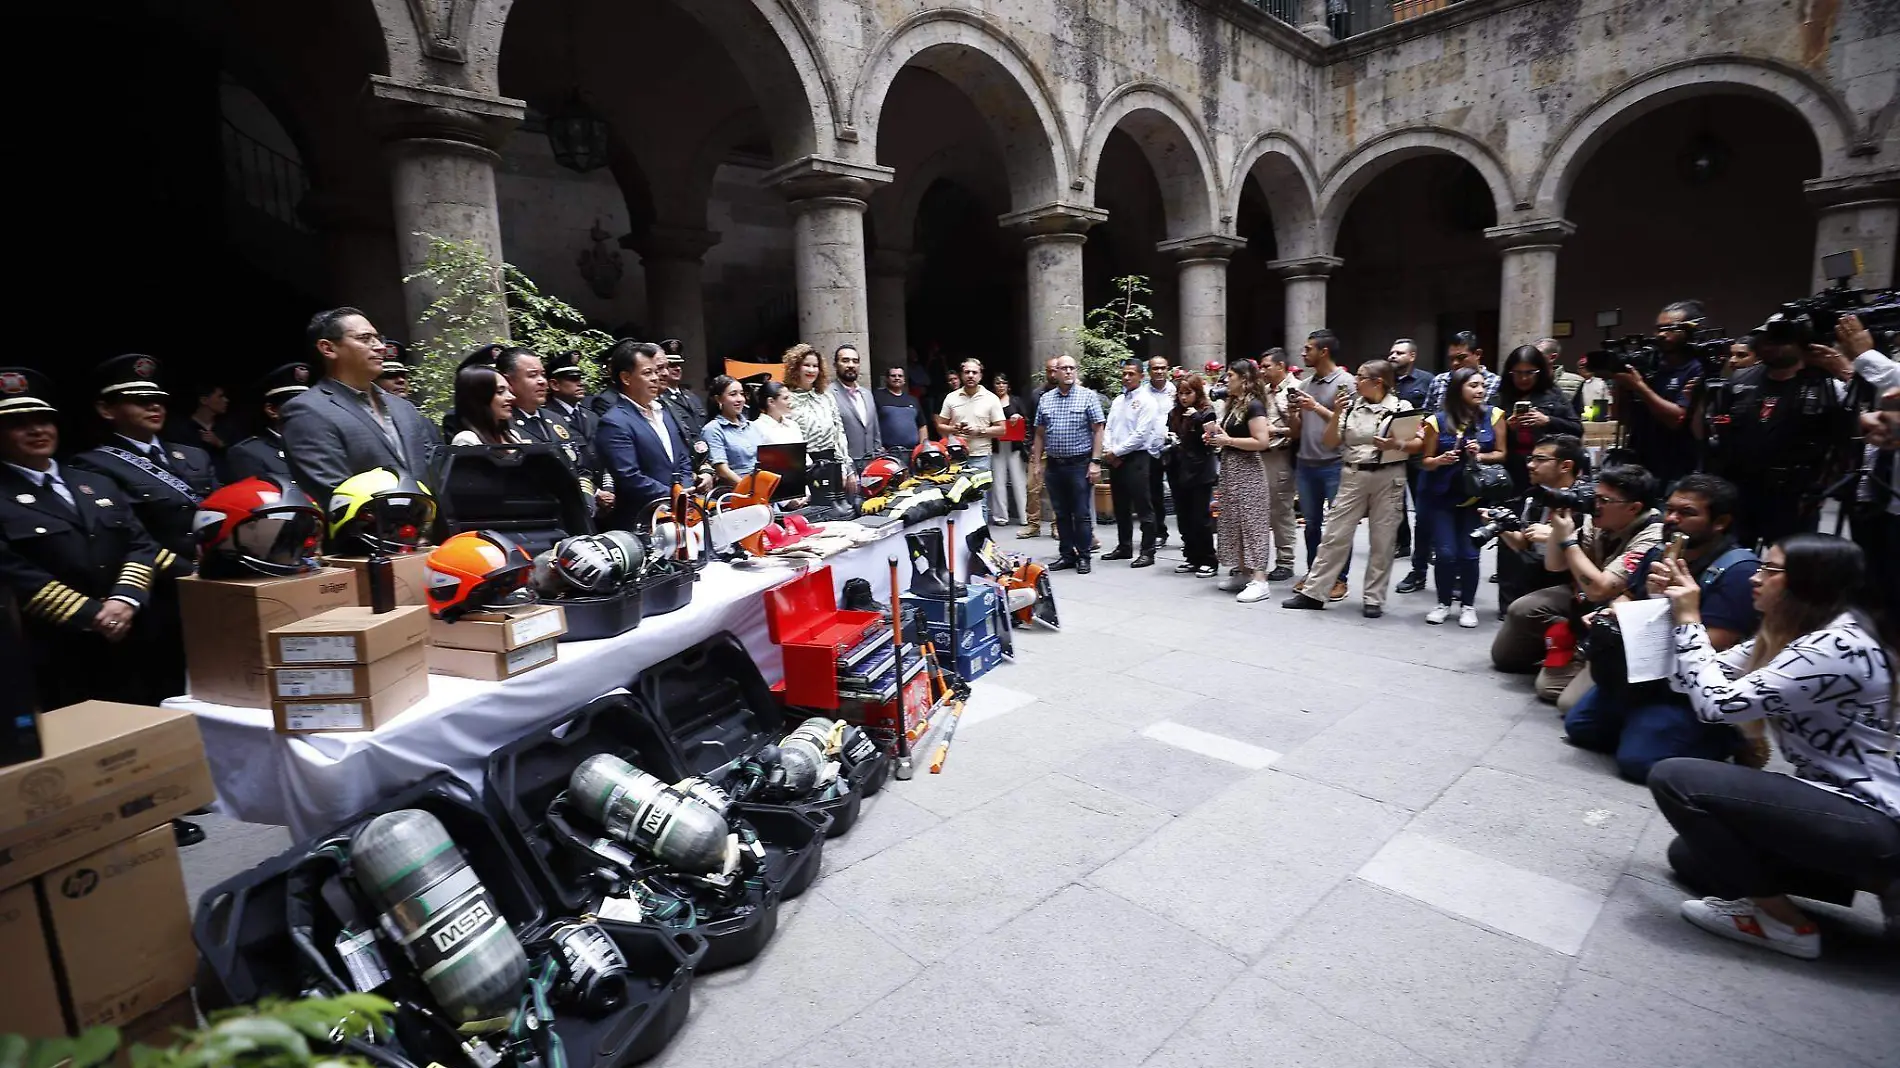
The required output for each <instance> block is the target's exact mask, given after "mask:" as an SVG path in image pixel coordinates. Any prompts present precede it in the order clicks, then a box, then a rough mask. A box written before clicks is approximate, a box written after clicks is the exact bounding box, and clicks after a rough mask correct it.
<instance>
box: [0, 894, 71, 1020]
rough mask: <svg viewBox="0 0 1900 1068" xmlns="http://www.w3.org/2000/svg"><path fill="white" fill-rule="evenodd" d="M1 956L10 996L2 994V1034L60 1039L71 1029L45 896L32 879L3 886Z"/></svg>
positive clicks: (0, 1014) (0, 917) (7, 993)
mask: <svg viewBox="0 0 1900 1068" xmlns="http://www.w3.org/2000/svg"><path fill="white" fill-rule="evenodd" d="M0 961H5V962H6V965H5V967H6V974H7V981H6V991H7V992H6V996H5V997H0V1035H24V1036H25V1037H27V1038H58V1037H59V1036H61V1035H63V1034H65V1033H66V1020H65V1017H63V1016H62V1015H61V1014H60V1011H59V982H58V980H56V979H55V978H54V977H53V952H52V947H51V946H49V945H48V944H47V942H46V930H45V927H44V925H43V924H42V922H41V916H40V901H39V898H38V897H37V896H36V895H35V894H34V893H33V884H32V883H21V884H20V885H19V886H16V887H14V888H13V889H11V890H0Z"/></svg>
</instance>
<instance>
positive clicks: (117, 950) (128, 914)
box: [39, 824, 198, 1030]
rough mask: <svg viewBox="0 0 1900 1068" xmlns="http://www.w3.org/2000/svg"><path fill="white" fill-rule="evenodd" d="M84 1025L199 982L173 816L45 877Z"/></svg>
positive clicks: (73, 1005)
mask: <svg viewBox="0 0 1900 1068" xmlns="http://www.w3.org/2000/svg"><path fill="white" fill-rule="evenodd" d="M39 886H40V900H41V901H42V902H44V904H45V908H46V917H47V920H48V921H49V922H48V927H49V929H50V930H51V931H52V933H53V951H54V953H55V955H56V956H57V959H58V960H59V971H60V975H61V977H62V980H63V983H64V987H65V992H66V1005H67V1007H68V1008H69V1009H70V1012H71V1020H72V1024H73V1026H74V1028H75V1029H77V1030H84V1029H85V1028H88V1027H99V1026H103V1025H113V1026H116V1025H119V1024H122V1023H127V1022H130V1021H131V1020H133V1019H136V1018H137V1017H140V1016H143V1015H145V1014H146V1013H148V1012H151V1011H152V1010H154V1009H157V1008H158V1007H159V1006H161V1005H163V1004H164V1003H165V1002H167V1001H169V1000H171V999H172V998H175V997H177V996H178V995H180V994H183V993H185V992H186V991H187V990H189V989H191V981H192V978H193V976H195V975H196V974H197V971H198V950H197V947H196V946H194V945H193V944H192V941H191V910H190V908H189V907H188V906H187V904H186V902H185V875H184V870H183V869H182V868H181V867H180V866H179V863H178V845H177V843H176V841H175V840H174V839H173V837H172V829H171V826H170V825H169V824H167V825H165V826H162V827H155V828H153V829H152V830H149V831H146V832H145V833H144V834H141V835H138V836H136V837H134V838H130V839H127V840H125V841H123V842H119V843H117V844H115V845H110V846H107V847H106V848H104V849H102V850H100V851H98V852H97V853H94V854H92V855H91V856H88V857H84V858H81V859H80V860H78V861H75V862H74V863H72V864H69V865H67V866H66V867H64V868H59V869H56V870H54V871H51V872H48V873H47V874H46V875H45V876H44V877H42V878H41V879H40V882H39Z"/></svg>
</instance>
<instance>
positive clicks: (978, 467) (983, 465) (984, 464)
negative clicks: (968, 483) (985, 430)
mask: <svg viewBox="0 0 1900 1068" xmlns="http://www.w3.org/2000/svg"><path fill="white" fill-rule="evenodd" d="M991 459H992V457H989V456H966V457H964V460H963V471H964V473H965V474H968V475H974V474H976V473H977V472H978V471H989V470H991V468H990V460H991ZM980 506H981V507H982V509H983V522H985V523H988V522H989V521H990V493H989V491H988V490H984V491H983V496H982V497H981V498H980Z"/></svg>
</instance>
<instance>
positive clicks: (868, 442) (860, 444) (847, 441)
mask: <svg viewBox="0 0 1900 1068" xmlns="http://www.w3.org/2000/svg"><path fill="white" fill-rule="evenodd" d="M863 362H864V360H863V358H862V357H860V356H859V355H858V350H857V349H854V348H852V347H851V346H849V345H840V346H838V351H837V352H834V353H832V354H831V366H832V370H833V372H834V373H833V375H832V383H831V399H832V400H834V401H836V402H837V404H838V414H839V415H840V416H842V417H843V419H844V447H845V451H846V452H849V453H850V454H851V459H852V461H853V462H855V463H858V464H862V463H864V461H866V460H868V459H870V458H871V457H873V456H876V455H877V454H878V453H880V452H882V451H883V450H884V434H883V432H882V431H881V430H880V429H879V428H878V419H877V398H876V397H874V396H872V395H871V391H870V390H869V389H868V388H866V387H864V386H862V385H859V384H858V370H859V368H860V366H861V365H862V364H863Z"/></svg>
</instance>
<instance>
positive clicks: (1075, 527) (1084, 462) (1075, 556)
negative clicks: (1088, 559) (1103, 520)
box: [1042, 456, 1095, 560]
mask: <svg viewBox="0 0 1900 1068" xmlns="http://www.w3.org/2000/svg"><path fill="white" fill-rule="evenodd" d="M1042 484H1043V486H1044V487H1045V488H1047V489H1048V491H1049V503H1050V505H1051V506H1053V507H1054V508H1055V510H1056V540H1057V542H1058V543H1059V544H1060V545H1061V553H1062V556H1063V557H1064V558H1065V559H1069V560H1080V559H1082V558H1083V557H1085V556H1087V555H1088V554H1089V544H1090V541H1091V540H1092V539H1093V538H1094V536H1095V534H1094V532H1093V531H1091V530H1090V529H1089V519H1090V515H1089V509H1090V505H1091V504H1092V503H1093V502H1092V501H1091V500H1090V494H1091V493H1092V492H1093V491H1092V490H1091V489H1090V488H1089V463H1088V457H1086V456H1083V457H1080V458H1078V459H1076V460H1073V461H1062V460H1045V461H1044V466H1043V472H1042Z"/></svg>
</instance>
